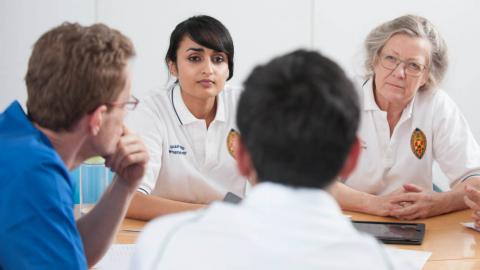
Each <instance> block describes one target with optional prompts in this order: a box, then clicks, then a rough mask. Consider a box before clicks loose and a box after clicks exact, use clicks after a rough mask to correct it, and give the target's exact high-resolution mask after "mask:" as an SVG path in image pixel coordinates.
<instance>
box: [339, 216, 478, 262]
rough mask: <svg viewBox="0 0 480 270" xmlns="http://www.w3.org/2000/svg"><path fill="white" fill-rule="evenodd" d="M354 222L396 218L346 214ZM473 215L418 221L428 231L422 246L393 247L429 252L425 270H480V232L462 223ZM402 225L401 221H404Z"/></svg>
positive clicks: (469, 219) (395, 220)
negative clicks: (430, 253)
mask: <svg viewBox="0 0 480 270" xmlns="http://www.w3.org/2000/svg"><path fill="white" fill-rule="evenodd" d="M345 214H347V215H351V216H352V220H369V221H391V222H399V221H398V220H397V219H394V218H384V217H375V216H371V215H366V214H360V213H355V212H345ZM470 216H471V211H470V210H464V211H460V212H455V213H450V214H446V215H441V216H437V217H432V218H427V219H420V220H415V221H413V222H416V223H425V225H426V231H425V238H424V240H423V244H422V245H420V246H409V245H394V246H395V247H397V248H402V249H411V250H422V251H430V252H432V255H431V256H430V258H429V259H428V261H427V263H426V265H425V267H424V268H423V269H424V270H434V269H435V270H442V269H452V270H454V269H455V270H460V269H461V270H464V269H465V270H470V269H472V270H473V269H480V232H476V231H474V230H472V229H468V228H465V227H464V226H463V225H461V224H460V222H468V221H471V217H470ZM401 222H402V221H401Z"/></svg>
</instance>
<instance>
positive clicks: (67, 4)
mask: <svg viewBox="0 0 480 270" xmlns="http://www.w3.org/2000/svg"><path fill="white" fill-rule="evenodd" d="M479 11H480V1H476V0H463V1H454V0H444V1H436V0H423V1H415V0H404V1H385V0H362V1H351V0H335V1H322V0H297V1H291V0H243V1H225V0H203V1H200V0H175V1H147V0H138V1H132V0H130V1H129V0H68V1H67V0H42V1H35V0H15V1H13V0H10V1H8V0H0V38H1V39H0V52H1V53H2V56H1V57H0V83H1V85H0V111H2V110H3V109H4V108H5V107H6V106H7V105H8V104H9V103H10V102H11V101H12V100H14V99H18V100H20V101H21V102H22V103H23V102H24V101H25V100H26V90H25V86H24V82H23V77H24V75H25V72H26V68H27V61H28V57H29V55H30V51H31V46H32V44H33V43H34V41H35V40H36V39H37V38H38V37H39V35H40V34H41V33H43V32H45V31H47V30H48V29H49V28H51V27H53V26H55V25H58V24H59V23H60V22H62V21H65V20H68V21H78V22H80V23H82V24H91V23H93V22H104V23H106V24H108V25H110V26H112V27H115V28H118V29H119V30H120V31H122V32H124V33H125V34H127V35H128V36H129V37H131V38H132V40H133V42H134V44H135V46H136V49H137V53H138V56H137V58H136V60H135V65H134V81H133V88H134V93H135V94H137V95H142V94H143V93H145V92H147V91H149V90H153V89H157V88H159V87H162V86H164V85H165V83H166V81H167V71H166V68H165V66H164V63H163V58H164V55H165V52H166V49H167V46H168V39H169V35H170V33H171V31H172V30H173V28H174V27H175V25H176V24H177V23H179V22H180V21H182V20H183V19H185V18H187V17H189V16H192V15H195V14H208V15H212V16H214V17H216V18H218V19H219V20H220V21H222V22H223V23H224V24H225V25H226V26H227V28H228V29H229V30H230V32H231V34H232V36H233V39H234V43H235V54H236V55H235V61H236V63H235V75H234V77H233V78H232V80H231V82H230V83H231V84H236V85H239V84H241V82H242V81H243V80H244V79H245V77H246V76H247V75H248V73H249V72H250V70H251V69H252V68H253V67H254V66H255V65H256V64H258V63H262V62H265V61H267V60H268V59H269V58H271V57H272V56H275V55H279V54H281V53H284V52H287V51H289V50H292V49H294V48H299V47H303V48H315V49H319V50H321V51H322V52H324V53H325V54H327V55H328V56H330V57H332V58H333V59H335V60H336V61H338V63H339V64H340V65H341V66H343V68H345V69H346V70H347V72H348V74H350V75H351V76H355V75H359V74H361V71H362V69H361V63H362V62H361V61H362V42H363V39H364V38H365V36H366V35H367V33H368V32H369V31H370V30H371V29H372V28H373V27H374V26H376V25H377V24H379V23H381V22H383V21H385V20H388V19H392V18H394V17H397V16H400V15H403V14H405V13H413V14H418V15H422V16H425V17H427V18H429V19H430V20H431V21H432V22H433V23H434V24H435V25H436V26H437V27H438V28H439V30H440V32H441V33H442V35H443V36H444V38H445V39H446V41H447V44H448V45H449V49H450V50H449V54H450V69H449V71H448V73H447V76H446V80H445V82H444V84H443V85H444V88H445V90H446V91H447V92H448V93H449V95H450V96H451V97H452V98H453V99H454V100H455V101H456V102H457V104H458V105H459V106H460V108H461V109H462V111H463V113H464V114H465V116H466V118H467V120H468V121H469V123H470V125H471V128H472V130H473V133H474V135H475V137H476V138H477V140H480V121H476V120H477V113H478V109H477V103H478V101H477V100H480V85H479V84H478V83H477V81H478V79H476V76H477V73H479V70H480V68H479V65H478V63H479V60H480V50H479V49H478V48H480V27H479V26H480V17H479V16H478V12H479ZM436 174H438V170H436Z"/></svg>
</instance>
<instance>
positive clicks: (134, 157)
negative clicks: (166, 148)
mask: <svg viewBox="0 0 480 270" xmlns="http://www.w3.org/2000/svg"><path fill="white" fill-rule="evenodd" d="M147 161H148V154H147V152H146V151H140V152H136V153H133V154H130V155H127V156H125V158H124V159H123V160H122V162H121V163H120V165H119V171H120V172H123V171H124V170H127V169H128V167H130V166H132V165H146V163H147Z"/></svg>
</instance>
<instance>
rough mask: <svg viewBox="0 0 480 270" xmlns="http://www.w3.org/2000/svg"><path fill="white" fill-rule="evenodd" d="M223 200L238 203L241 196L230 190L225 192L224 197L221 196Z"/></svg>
mask: <svg viewBox="0 0 480 270" xmlns="http://www.w3.org/2000/svg"><path fill="white" fill-rule="evenodd" d="M223 201H224V202H229V203H234V204H237V203H240V202H241V201H242V198H241V197H239V196H237V195H235V194H234V193H232V192H227V195H225V197H224V198H223Z"/></svg>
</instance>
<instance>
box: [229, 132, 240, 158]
mask: <svg viewBox="0 0 480 270" xmlns="http://www.w3.org/2000/svg"><path fill="white" fill-rule="evenodd" d="M238 135H239V133H238V132H237V131H236V130H235V129H233V128H232V129H231V130H230V132H229V133H228V136H227V149H228V152H229V153H230V155H232V157H233V158H234V159H237V147H238Z"/></svg>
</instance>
